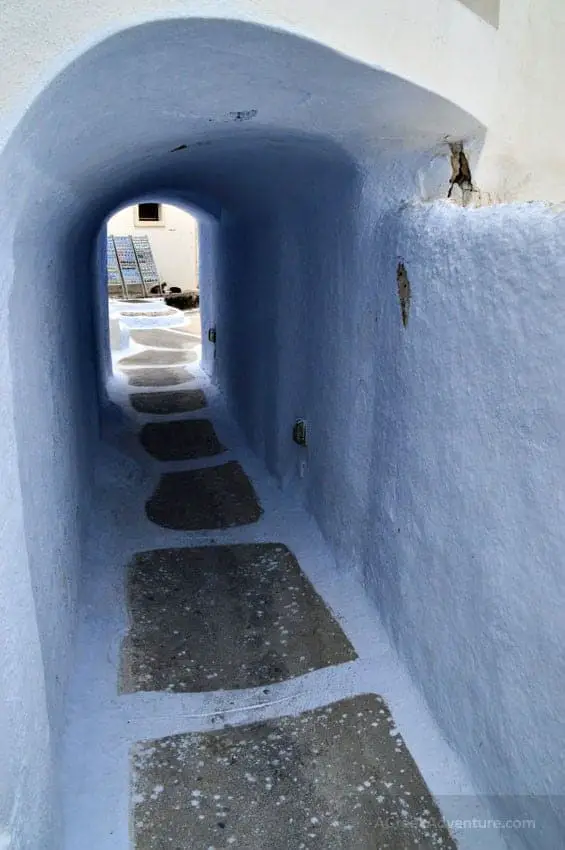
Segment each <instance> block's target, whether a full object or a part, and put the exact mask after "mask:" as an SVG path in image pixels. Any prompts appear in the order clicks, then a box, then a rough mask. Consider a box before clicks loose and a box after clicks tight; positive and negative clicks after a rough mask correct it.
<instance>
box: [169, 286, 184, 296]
mask: <svg viewBox="0 0 565 850" xmlns="http://www.w3.org/2000/svg"><path fill="white" fill-rule="evenodd" d="M169 292H170V293H171V295H176V294H177V293H178V292H182V289H181V288H180V286H171V287H170V288H169Z"/></svg>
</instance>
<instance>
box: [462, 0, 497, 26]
mask: <svg viewBox="0 0 565 850" xmlns="http://www.w3.org/2000/svg"><path fill="white" fill-rule="evenodd" d="M460 2H461V3H463V5H464V6H467V7H468V8H469V9H471V11H472V12H475V13H476V14H477V15H479V17H481V18H483V20H485V21H486V22H487V23H489V24H492V26H493V27H497V26H498V18H499V14H500V0H460Z"/></svg>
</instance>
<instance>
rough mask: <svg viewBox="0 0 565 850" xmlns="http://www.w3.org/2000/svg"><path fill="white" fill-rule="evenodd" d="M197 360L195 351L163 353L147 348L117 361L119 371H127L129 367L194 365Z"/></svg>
mask: <svg viewBox="0 0 565 850" xmlns="http://www.w3.org/2000/svg"><path fill="white" fill-rule="evenodd" d="M196 360H198V354H197V353H196V352H195V351H165V350H163V349H155V348H148V349H146V350H145V351H139V352H138V353H137V354H132V355H130V357H123V358H122V359H121V360H119V361H118V366H119V367H120V369H128V368H130V367H131V366H149V365H151V366H175V365H176V364H177V363H194V362H195V361H196Z"/></svg>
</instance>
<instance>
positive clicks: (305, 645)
mask: <svg viewBox="0 0 565 850" xmlns="http://www.w3.org/2000/svg"><path fill="white" fill-rule="evenodd" d="M127 598H128V608H129V615H130V616H129V620H130V624H131V625H130V631H129V634H128V636H127V637H126V639H125V641H124V645H123V651H122V685H121V687H122V692H125V693H132V692H135V691H172V692H189V693H196V692H198V693H200V692H204V691H216V690H222V689H223V690H231V689H237V688H254V687H260V686H261V685H268V684H273V683H275V682H282V681H285V680H287V679H292V678H294V677H296V676H301V675H303V674H305V673H308V672H310V671H312V670H319V669H321V668H323V667H329V666H332V665H334V664H343V663H345V662H348V661H354V660H355V659H356V658H357V653H356V652H355V650H354V649H353V647H352V645H351V643H350V642H349V640H348V639H347V637H346V636H345V634H344V632H343V630H342V629H341V627H340V625H339V623H338V622H337V620H335V618H334V617H333V615H332V614H331V612H330V611H329V610H328V608H327V607H326V606H325V604H324V602H323V600H322V599H321V598H320V596H318V594H317V593H316V591H315V590H314V588H313V587H312V585H311V584H310V582H309V581H308V579H307V578H306V576H305V575H304V573H303V572H302V570H301V569H300V566H299V564H298V562H297V560H296V558H295V557H294V555H293V554H292V552H290V551H289V550H288V549H287V548H286V546H283V545H281V544H278V543H262V544H260V543H259V544H239V545H234V546H207V547H200V548H194V549H162V550H156V551H152V552H141V553H139V554H138V555H136V556H135V558H134V560H133V562H132V563H131V564H130V568H129V571H128V589H127Z"/></svg>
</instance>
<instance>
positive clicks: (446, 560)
mask: <svg viewBox="0 0 565 850" xmlns="http://www.w3.org/2000/svg"><path fill="white" fill-rule="evenodd" d="M2 16H3V17H2V26H0V47H1V49H2V55H3V57H4V61H3V62H2V63H1V67H0V143H1V144H2V145H3V147H2V149H1V152H0V222H1V227H0V279H1V280H2V284H3V286H2V289H1V291H0V298H1V299H2V306H3V308H2V310H0V324H1V326H2V328H3V332H2V334H0V351H1V352H2V363H3V368H2V370H1V372H0V405H1V411H2V417H0V439H1V440H2V446H3V453H4V455H5V463H4V465H3V470H2V473H3V490H2V497H1V498H2V499H3V502H2V514H1V516H2V518H3V523H4V532H3V538H2V543H3V552H2V555H3V557H2V565H3V567H2V570H1V571H0V605H1V606H2V612H3V617H2V623H3V629H4V635H3V636H4V640H3V657H2V664H1V665H0V677H2V683H1V684H2V689H1V697H0V725H1V727H2V731H3V735H2V744H1V746H2V748H3V750H2V759H1V760H0V846H2V843H3V845H4V847H6V848H8V847H9V848H10V850H52V848H53V850H55V848H56V850H59V848H60V846H61V838H60V837H61V833H60V831H59V830H58V826H59V825H58V814H57V812H58V807H57V795H56V787H57V783H56V779H57V764H58V762H57V754H58V748H59V744H60V731H61V724H62V702H63V697H64V692H65V685H66V681H67V676H68V669H69V662H70V657H71V653H72V636H73V630H74V619H75V616H76V599H77V593H78V587H79V584H80V575H79V569H80V564H81V556H82V548H83V545H84V533H85V518H86V517H87V516H88V513H89V510H90V507H91V506H90V500H91V493H92V488H91V480H92V472H93V467H94V466H95V464H96V458H97V451H96V439H97V433H98V425H99V422H98V417H99V408H98V404H99V401H100V387H99V384H98V383H97V380H96V371H95V370H96V364H97V360H98V355H100V352H98V353H97V352H96V349H95V345H94V339H93V330H94V327H93V316H94V315H95V314H96V304H95V299H94V297H93V281H92V276H91V274H90V273H91V270H92V267H93V254H94V244H95V240H96V237H97V234H98V233H99V232H100V228H101V226H102V224H103V222H104V221H105V219H106V217H107V216H108V215H109V214H110V213H111V212H112V211H113V210H115V209H118V208H120V207H121V206H122V205H123V204H125V203H128V202H129V201H131V199H132V198H135V197H143V196H148V195H150V194H151V195H156V194H157V195H158V196H159V197H163V198H164V199H166V200H167V202H168V203H173V204H174V203H175V200H176V201H178V203H180V204H182V205H185V206H187V207H191V206H192V207H194V206H196V207H199V208H201V209H202V210H204V211H205V212H206V213H207V214H208V215H209V216H210V217H211V218H210V220H209V222H208V224H209V226H208V227H207V228H206V243H205V244H206V246H207V248H206V251H207V253H206V263H205V266H206V275H205V276H206V281H207V285H208V287H209V290H208V293H207V294H205V293H203V302H204V314H205V319H206V323H216V324H217V327H218V345H217V357H216V359H215V361H213V359H212V352H211V350H210V347H209V346H207V350H206V358H207V363H208V366H209V368H211V369H212V371H214V372H215V375H216V377H217V379H219V380H220V381H221V384H222V387H223V389H224V390H225V392H226V393H227V396H228V398H229V400H230V404H231V407H232V409H233V410H234V412H235V414H236V415H237V418H238V419H239V421H240V422H241V423H242V425H243V427H244V429H245V431H246V433H247V435H248V438H249V440H250V442H251V443H252V445H253V446H254V447H255V449H256V450H257V452H258V453H259V454H260V455H261V456H262V457H264V458H265V460H266V462H267V464H268V466H269V468H270V469H271V470H272V471H273V472H274V473H275V474H276V475H278V476H279V478H280V479H281V481H282V482H283V483H284V484H286V485H287V486H296V487H297V489H299V491H300V493H301V496H302V498H303V500H304V504H305V505H306V506H307V507H308V509H309V510H310V511H311V512H312V513H313V514H314V515H315V516H316V518H317V519H318V521H319V523H320V525H321V527H322V529H323V530H324V533H325V534H326V535H327V537H328V538H329V539H330V540H331V542H332V543H333V545H334V546H335V548H336V550H337V551H338V553H339V555H340V558H341V562H342V564H343V569H344V570H345V569H356V570H358V571H360V572H362V574H363V575H364V577H365V580H366V584H367V590H368V592H370V593H372V594H374V595H375V598H376V599H377V600H378V601H379V603H380V605H381V610H382V614H383V617H384V618H385V620H386V622H387V625H388V628H389V630H390V633H391V635H392V636H393V637H394V639H395V640H396V643H397V645H398V647H399V649H400V650H401V652H402V653H403V656H404V658H405V660H406V663H407V664H408V665H409V667H410V669H411V670H412V673H413V675H414V677H415V679H416V680H417V681H418V682H419V684H420V687H421V688H422V690H423V692H424V693H426V695H427V697H428V700H429V702H430V705H432V707H433V709H434V711H435V716H436V719H437V721H438V723H439V724H440V726H441V728H442V729H443V731H444V733H445V734H446V736H447V737H448V738H449V740H450V741H451V742H452V743H453V745H454V746H455V747H456V748H457V749H458V751H459V752H460V753H461V754H462V755H463V756H464V757H465V758H466V759H467V762H468V764H469V766H470V767H471V769H472V771H473V774H474V776H475V778H476V780H477V782H478V784H479V785H481V786H482V788H483V789H484V790H486V791H495V790H498V791H499V792H500V793H502V794H504V795H506V796H505V799H504V800H503V801H502V803H499V809H500V810H501V811H503V812H508V813H512V814H514V813H516V814H518V816H520V814H522V813H523V807H522V806H520V811H518V807H517V805H516V800H517V798H516V792H517V790H519V789H526V790H529V791H533V792H536V793H537V794H538V797H537V798H536V801H535V805H536V806H539V807H540V808H539V815H540V819H541V820H543V822H544V823H545V832H544V833H543V834H542V833H541V832H540V833H536V834H535V836H533V837H532V836H531V835H530V836H528V835H526V834H524V835H519V836H512V837H513V838H515V841H516V843H515V844H514V845H512V846H515V847H518V846H519V844H518V843H517V842H521V843H522V846H524V847H526V846H529V847H535V848H536V850H553V848H554V847H556V846H559V841H560V836H561V835H562V832H563V830H564V829H565V816H564V814H563V812H560V811H556V810H555V801H554V802H553V803H552V802H550V801H549V800H548V798H547V797H543V794H544V793H545V792H547V791H550V790H552V791H553V790H557V791H559V792H562V791H563V788H564V787H565V777H564V771H563V764H562V757H561V751H562V747H561V742H562V733H561V732H560V726H559V718H560V717H561V716H562V713H563V711H562V696H561V689H560V686H559V682H560V679H561V675H560V671H561V662H560V659H559V658H558V652H557V648H558V644H559V642H560V641H561V639H562V637H563V635H562V616H561V607H560V605H561V601H562V595H563V591H562V583H561V579H560V573H559V565H560V564H561V562H562V561H563V557H564V555H565V542H564V541H563V539H562V532H561V526H560V525H559V524H558V514H559V516H560V507H561V503H562V501H563V499H562V492H561V489H560V488H561V481H562V476H560V471H561V463H562V460H561V453H560V439H561V437H560V428H561V424H562V422H563V413H564V411H563V409H562V400H561V396H560V394H559V385H558V380H559V376H560V374H561V373H562V371H563V365H565V364H563V362H562V361H563V346H562V339H563V333H562V330H563V329H562V328H561V324H562V321H561V315H562V312H563V311H562V309H561V308H562V305H561V295H560V287H559V281H560V279H561V277H562V275H563V268H562V264H563V259H562V257H563V251H562V245H563V238H562V237H563V235H564V234H563V233H562V224H561V219H560V218H559V217H558V216H556V215H554V214H553V213H552V212H551V211H548V210H545V209H541V208H538V207H534V206H531V205H525V206H523V207H519V208H516V207H513V206H501V207H497V208H493V209H487V210H482V211H475V212H472V211H461V210H457V209H452V208H451V207H447V208H446V207H445V205H444V204H443V203H442V204H439V206H438V205H435V204H430V205H427V206H424V207H420V206H418V205H417V204H415V202H417V201H421V200H422V197H424V196H425V197H427V198H433V197H437V196H445V194H446V193H447V181H448V177H449V167H448V162H447V156H448V150H447V145H446V139H447V138H455V139H460V138H463V139H465V140H466V142H468V143H469V145H470V147H472V149H473V162H472V165H473V169H474V171H475V170H476V174H477V180H478V182H479V185H480V187H481V188H485V189H486V190H487V191H488V192H491V193H492V194H493V196H496V195H497V194H500V195H504V196H507V197H509V198H511V199H529V198H531V197H538V196H539V197H544V198H548V199H550V200H560V199H561V198H562V197H563V193H564V188H563V175H564V174H565V168H564V167H563V166H564V163H563V161H562V159H563V153H562V149H561V146H560V141H561V138H562V133H561V129H562V128H561V122H562V112H561V111H560V110H559V109H558V108H556V104H558V102H559V97H558V96H559V80H560V78H561V76H562V74H561V64H560V63H561V62H562V61H563V58H562V40H563V39H562V33H563V12H562V6H561V4H560V3H559V0H543V2H540V3H538V4H536V5H535V8H534V4H531V3H529V2H527V0H515V2H514V0H502V3H501V12H500V25H499V29H498V30H497V29H495V28H494V27H493V26H491V25H489V24H488V23H487V22H485V21H484V20H482V19H481V18H480V17H479V16H478V15H477V14H475V13H474V12H473V11H472V10H471V9H469V8H467V7H466V6H465V5H463V4H462V3H459V2H458V0H430V2H422V0H385V2H382V3H374V2H368V0H363V1H361V0H357V1H356V2H353V3H349V4H347V5H343V4H330V5H329V6H328V4H327V3H322V4H320V3H315V2H308V3H304V2H298V0H279V2H276V3H274V2H267V3H263V4H260V5H258V4H257V3H255V2H252V0H240V2H234V0H230V2H227V3H224V4H222V5H221V7H218V5H217V4H216V3H211V2H196V0H187V2H183V3H182V4H179V3H177V2H176V0H170V2H169V0H161V2H159V3H158V4H157V5H155V3H154V2H153V1H152V0H151V2H150V0H136V2H135V3H134V2H131V3H127V2H126V3H125V4H124V3H121V4H120V5H119V8H117V7H116V4H115V3H114V2H111V0H96V2H91V0H89V2H87V0H76V2H74V3H73V4H72V9H70V10H69V6H68V4H65V3H63V2H62V0H46V2H44V3H41V4H39V5H38V4H37V3H32V2H31V0H19V2H17V3H11V4H8V5H7V6H6V8H5V9H3V11H2ZM191 16H192V17H191ZM207 16H211V17H212V18H214V20H206V18H207ZM265 27H270V29H266V28H265ZM540 54H541V55H543V57H544V61H543V62H541V63H540V64H539V66H536V62H535V60H536V59H537V57H538V56H539V55H540ZM395 75H396V76H395ZM485 135H486V144H484V141H485ZM4 143H5V144H4ZM483 144H484V147H483ZM184 145H186V147H182V146H184ZM438 163H439V168H437V169H436V164H438ZM481 174H482V175H483V176H482V177H481ZM422 186H425V187H426V192H425V194H424V193H423V191H422ZM210 248H211V249H216V257H215V258H213V257H212V253H211V252H210V251H209V249H210ZM399 255H401V256H402V257H403V258H404V259H405V262H406V265H407V269H408V274H409V276H410V279H411V281H412V290H413V293H412V311H411V316H410V319H409V323H408V327H407V328H406V329H404V328H403V327H402V325H401V322H400V309H399V305H398V301H397V294H396V280H395V269H396V262H397V260H398V256H399ZM203 280H204V277H203ZM212 287H213V290H212ZM107 362H108V361H107V357H106V360H105V363H106V365H107ZM296 416H306V417H307V419H308V420H309V422H310V424H311V445H310V449H309V458H308V464H307V470H306V474H305V477H304V478H303V479H300V482H298V481H296V480H295V479H296V464H297V460H298V459H297V455H296V448H295V446H294V444H293V443H292V441H291V440H290V431H291V428H292V423H293V421H294V418H295V417H296ZM493 493H494V494H495V496H494V498H493V495H492V494H493ZM526 598H528V599H529V600H530V605H529V606H528V605H526V602H525V600H526ZM16 706H17V708H16ZM512 730H516V736H515V737H514V738H513V739H512V738H511V736H510V732H511V731H512ZM479 739H482V741H483V745H482V747H480V748H479V747H478V745H477V747H475V744H476V743H477V741H478V740H479ZM534 838H535V842H534V843H533V844H532V841H533V839H534ZM528 841H529V844H528Z"/></svg>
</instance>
